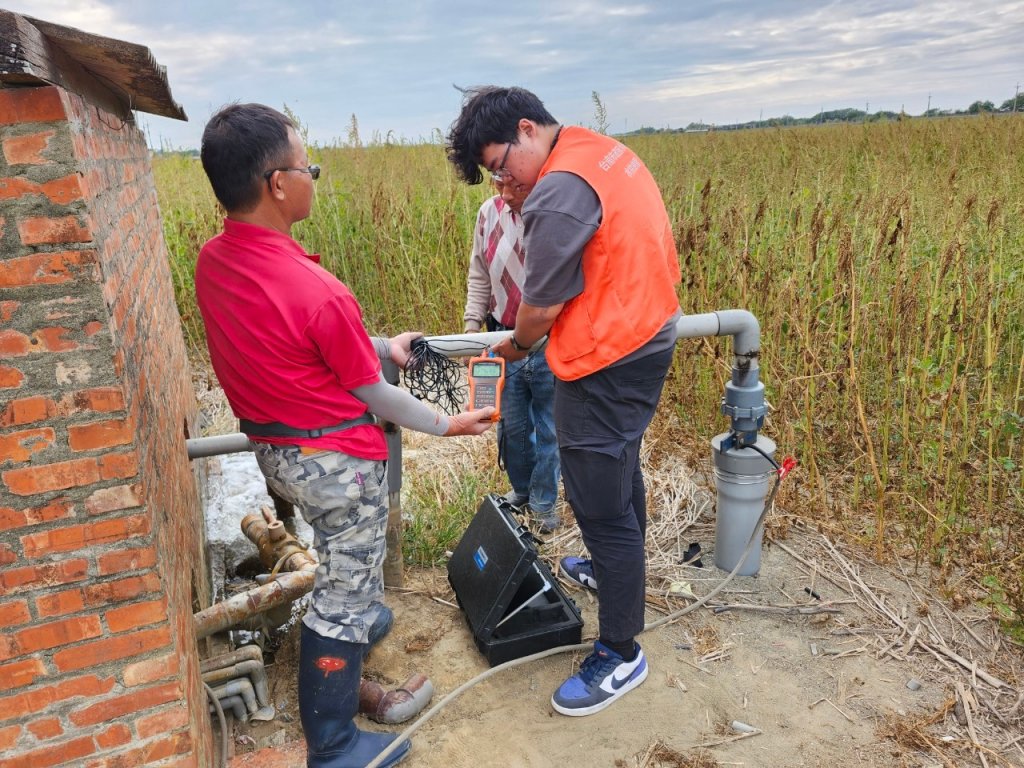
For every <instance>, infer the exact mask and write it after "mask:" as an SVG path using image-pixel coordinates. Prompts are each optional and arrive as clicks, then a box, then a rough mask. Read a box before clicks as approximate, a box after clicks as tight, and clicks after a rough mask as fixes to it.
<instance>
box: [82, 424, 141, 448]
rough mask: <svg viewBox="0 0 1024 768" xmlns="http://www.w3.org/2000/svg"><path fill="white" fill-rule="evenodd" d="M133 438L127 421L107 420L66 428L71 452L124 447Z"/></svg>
mask: <svg viewBox="0 0 1024 768" xmlns="http://www.w3.org/2000/svg"><path fill="white" fill-rule="evenodd" d="M134 437H135V435H134V434H133V431H132V428H131V425H130V424H129V423H128V419H109V420H108V421H95V422H93V423H91V424H74V425H71V426H69V427H68V442H69V444H70V445H71V450H73V451H94V450H96V449H98V448H111V447H113V446H115V445H125V444H126V443H130V442H132V440H133V439H134Z"/></svg>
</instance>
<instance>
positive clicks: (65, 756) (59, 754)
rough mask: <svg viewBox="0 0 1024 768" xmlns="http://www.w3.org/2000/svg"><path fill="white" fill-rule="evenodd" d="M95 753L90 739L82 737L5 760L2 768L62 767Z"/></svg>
mask: <svg viewBox="0 0 1024 768" xmlns="http://www.w3.org/2000/svg"><path fill="white" fill-rule="evenodd" d="M95 752H96V746H95V745H94V744H93V741H92V739H91V738H89V737H87V736H83V737H80V738H77V739H71V741H65V742H62V743H60V744H54V745H53V746H50V747H44V748H43V749H36V750H33V751H32V752H23V753H22V754H20V755H17V756H15V757H10V758H7V760H6V761H5V762H4V768H47V767H48V766H52V765H62V764H64V763H70V762H71V761H73V760H80V759H81V758H83V757H85V756H86V755H91V754H93V753H95Z"/></svg>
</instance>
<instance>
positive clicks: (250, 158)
mask: <svg viewBox="0 0 1024 768" xmlns="http://www.w3.org/2000/svg"><path fill="white" fill-rule="evenodd" d="M289 128H291V129H293V130H294V129H295V124H294V123H293V122H292V121H291V119H290V118H289V117H288V116H287V115H283V114H281V113H280V112H278V111H277V110H276V109H272V108H271V107H268V106H266V105H264V104H237V103H236V104H229V105H227V106H226V107H221V109H220V110H219V111H218V112H217V113H216V114H215V115H214V116H213V117H211V118H210V120H209V122H208V123H207V124H206V128H205V129H203V143H202V147H201V149H200V150H199V156H200V158H201V159H202V161H203V170H204V171H206V176H207V178H209V180H210V185H211V186H212V187H213V194H215V195H216V196H217V199H218V200H219V201H220V204H221V205H223V206H224V209H225V210H227V211H242V212H245V211H251V210H252V209H253V208H255V207H256V204H257V203H258V202H259V199H260V186H261V185H262V184H264V183H265V182H264V179H263V173H264V172H265V171H266V170H268V169H270V168H273V167H275V166H278V165H280V164H281V163H282V162H284V161H285V160H286V159H287V156H288V150H289V149H290V145H289V143H288V129H289Z"/></svg>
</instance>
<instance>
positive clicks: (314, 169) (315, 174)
mask: <svg viewBox="0 0 1024 768" xmlns="http://www.w3.org/2000/svg"><path fill="white" fill-rule="evenodd" d="M278 171H281V172H282V173H284V172H286V171H297V172H298V173H308V174H309V175H310V176H311V177H312V179H313V181H316V180H317V179H319V178H320V166H319V165H307V166H306V167H305V168H271V169H270V170H269V171H264V172H263V178H264V179H266V180H267V181H270V177H271V176H273V175H274V174H275V173H277V172H278Z"/></svg>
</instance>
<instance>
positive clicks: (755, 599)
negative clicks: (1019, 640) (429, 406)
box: [220, 429, 1024, 768]
mask: <svg viewBox="0 0 1024 768" xmlns="http://www.w3.org/2000/svg"><path fill="white" fill-rule="evenodd" d="M220 431H224V430H220ZM227 431H230V429H229V430H227ZM649 442H650V443H651V444H653V445H654V446H655V449H654V451H652V453H657V452H658V451H657V447H656V446H657V442H658V440H657V439H653V440H651V441H649ZM674 447H675V446H674V443H673V450H674ZM403 450H404V452H405V460H404V464H403V466H404V467H405V468H406V474H405V477H406V483H407V484H411V483H415V482H416V476H417V473H418V472H438V471H440V472H444V473H449V474H451V475H457V474H458V473H460V472H464V471H468V470H467V467H469V466H470V465H475V466H480V462H483V461H493V460H494V456H493V450H494V449H493V441H487V440H480V439H475V440H474V439H472V438H457V439H455V440H439V439H431V438H423V437H422V436H415V435H413V436H408V437H407V438H406V439H405V442H404V448H403ZM662 454H663V455H664V452H663V451H662ZM686 463H687V462H686V461H683V460H680V459H678V458H676V457H675V456H672V457H671V458H670V459H669V460H668V461H664V460H663V461H662V465H661V466H656V465H657V464H658V461H657V459H654V458H652V457H651V455H648V456H647V457H646V458H645V465H646V472H647V477H648V498H649V514H650V524H649V529H648V612H647V621H648V623H653V622H655V621H657V620H659V619H661V618H662V617H664V616H666V615H667V614H672V613H676V612H678V611H680V610H681V609H684V608H686V607H687V606H689V605H691V604H692V603H693V602H694V601H695V600H696V599H698V598H700V597H701V596H703V595H707V594H709V593H710V592H711V591H712V589H714V588H715V587H716V586H717V585H718V584H719V583H720V582H721V581H722V580H723V579H724V578H725V577H726V576H727V574H726V573H725V572H724V571H721V570H719V569H717V568H715V567H714V565H713V548H714V507H713V504H712V503H711V497H710V495H709V492H708V488H707V485H708V484H707V482H706V480H705V479H703V478H702V476H701V475H700V473H699V472H696V473H695V472H693V471H691V469H689V468H688V467H687V466H686ZM689 463H690V464H696V463H697V461H696V460H692V461H690V462H689ZM439 467H440V468H441V469H439ZM794 474H796V473H794ZM257 475H258V471H257ZM494 490H495V491H497V492H501V491H504V490H506V489H504V488H499V489H494ZM233 493H234V494H235V495H236V496H237V497H238V498H242V497H243V496H245V492H244V491H238V490H236V491H233ZM780 498H782V496H781V495H780ZM785 498H786V508H783V507H782V505H780V504H779V503H778V502H777V504H776V509H775V510H774V512H773V513H772V516H771V518H770V525H769V526H768V530H769V535H768V536H766V539H765V542H764V547H763V550H762V560H761V569H760V572H759V574H758V575H757V576H756V577H736V578H734V579H733V580H732V581H730V582H729V584H727V585H726V587H725V588H724V590H723V591H722V592H720V593H719V594H717V596H716V597H715V598H714V600H713V605H712V604H708V605H704V606H702V607H699V608H697V609H696V610H692V611H691V612H689V613H687V614H686V615H684V616H681V617H680V618H678V619H677V620H675V621H673V622H670V623H668V624H665V625H663V626H660V627H658V628H655V629H652V630H650V631H647V632H645V633H644V634H642V635H641V636H640V637H639V638H638V640H639V641H640V643H641V644H642V646H643V648H644V652H645V653H646V654H647V658H648V664H649V667H650V675H649V677H648V679H647V680H646V682H645V683H644V684H643V685H642V686H640V687H639V688H637V689H636V690H635V691H633V692H631V693H629V694H627V695H626V696H625V697H623V699H621V700H620V701H618V702H616V703H615V704H614V705H612V706H611V707H609V708H608V709H606V710H605V711H603V712H600V713H598V714H596V715H592V716H590V717H583V718H568V717H564V716H562V715H559V714H557V713H556V712H554V710H553V709H552V707H551V705H550V698H551V694H552V692H553V691H554V689H555V688H556V687H557V686H558V685H559V684H560V683H561V682H562V680H564V679H565V678H566V677H567V676H568V675H570V674H572V673H573V672H574V671H575V669H576V667H577V665H578V663H579V661H580V660H581V657H582V654H579V653H562V654H558V655H554V656H549V657H547V658H543V659H540V660H538V661H533V662H530V663H527V664H524V665H521V666H516V667H513V668H510V669H505V670H503V671H501V672H498V673H497V674H494V675H491V676H490V677H488V678H487V679H485V680H483V681H482V682H479V683H477V684H475V685H472V686H471V687H469V688H468V689H467V690H465V691H464V692H463V693H462V694H461V695H460V696H458V697H457V698H455V699H453V700H451V701H450V702H449V703H447V705H445V706H444V707H443V708H441V709H440V710H438V711H436V712H435V713H434V714H433V716H432V717H430V718H429V719H427V720H424V719H421V720H418V721H417V720H414V721H412V722H410V723H407V724H405V726H394V727H391V728H390V729H389V730H392V731H396V732H397V731H400V730H401V729H402V728H406V727H407V726H410V727H411V728H412V729H414V732H413V733H412V735H411V738H412V742H413V746H412V751H411V753H410V755H409V757H408V758H407V759H406V761H405V762H404V763H403V765H407V766H409V768H481V767H483V768H491V767H492V766H494V767H504V766H513V767H516V766H541V767H543V766H578V765H588V766H614V767H615V768H657V767H672V768H677V767H684V768H710V767H711V766H779V767H781V768H788V767H790V766H792V767H794V768H795V767H796V766H808V767H810V766H828V767H829V768H831V767H832V766H835V765H843V766H901V767H904V766H905V767H908V768H909V767H914V768H931V767H932V766H942V767H943V768H953V767H959V766H974V765H977V766H982V768H987V767H991V768H994V767H995V766H1020V767H1022V768H1024V693H1022V691H1024V649H1022V648H1021V647H1020V646H1019V645H1016V644H1014V643H1013V642H1012V641H1010V640H1009V639H1008V638H1006V637H1005V636H1004V635H1002V634H1001V633H1000V632H999V629H998V625H997V624H996V623H995V622H994V621H992V620H991V618H990V617H989V616H988V615H986V614H985V612H984V610H983V609H981V608H977V607H975V608H971V607H970V605H971V601H972V600H974V601H977V600H978V599H980V597H981V596H982V595H981V594H980V593H977V594H973V593H972V594H969V595H968V599H967V600H964V601H961V602H963V603H967V607H959V608H958V609H956V610H954V609H953V608H952V607H950V605H949V604H948V603H947V602H944V601H943V600H942V599H941V598H940V597H939V596H938V595H936V594H935V593H934V592H933V591H932V590H931V589H929V587H928V585H927V584H926V583H924V582H923V579H917V578H914V577H911V576H909V575H908V574H907V573H905V572H904V569H903V567H902V566H901V565H900V564H898V563H897V564H891V565H889V566H886V567H884V568H883V567H880V566H878V565H876V564H875V563H873V562H871V561H869V560H868V559H866V558H864V557H861V556H860V555H858V553H855V552H851V551H850V550H849V548H847V547H842V546H840V545H838V544H836V543H834V542H833V541H830V540H829V539H827V538H826V537H825V536H824V535H822V534H821V533H820V532H818V531H816V530H815V529H813V528H812V527H811V526H809V525H807V524H805V523H804V522H802V521H801V517H800V510H799V501H798V500H795V499H798V495H795V494H788V495H786V497H785ZM245 501H246V503H247V504H250V503H253V502H251V501H249V500H248V498H246V499H245ZM223 503H225V504H226V503H227V502H223ZM251 511H255V510H251ZM562 515H563V519H564V520H565V521H566V522H567V523H568V525H567V526H566V527H565V528H564V529H563V531H562V532H560V533H559V534H558V535H556V536H553V537H548V539H547V541H546V542H545V543H543V544H542V545H541V546H540V547H539V554H540V557H541V558H542V559H544V560H545V561H546V562H548V563H549V565H550V566H551V568H552V571H553V572H555V571H556V568H555V567H554V566H555V564H556V563H557V561H558V558H560V557H561V556H564V555H572V554H581V553H582V551H583V550H582V545H581V543H580V539H579V534H578V531H577V529H576V528H575V525H573V524H571V514H570V512H569V511H568V510H567V509H566V508H565V507H564V505H563V506H562ZM691 542H697V543H699V544H700V546H701V548H702V550H703V557H702V561H703V566H704V567H702V568H696V567H693V566H687V565H680V561H681V559H682V556H683V553H684V552H685V551H686V549H687V547H688V546H689V544H690V543H691ZM563 586H564V588H565V590H566V592H567V593H568V594H569V595H570V596H571V597H572V598H573V599H574V601H575V602H576V604H577V606H578V607H579V609H580V611H581V613H582V615H583V618H584V622H585V623H584V627H583V639H584V640H585V641H588V640H592V639H593V638H594V637H595V636H596V632H597V611H596V599H595V596H594V594H593V593H591V592H588V591H585V590H580V589H575V588H573V587H571V586H569V585H568V584H565V583H564V582H563ZM965 591H966V590H965ZM810 593H814V595H817V598H815V597H814V596H812V595H811V594H810ZM386 599H387V601H388V603H389V605H390V606H391V607H392V609H393V610H394V613H395V618H396V621H395V625H394V628H393V630H392V632H391V633H390V634H389V635H388V636H387V637H386V638H385V639H384V640H383V641H382V642H381V644H380V645H379V646H378V647H377V648H375V649H374V651H373V653H372V654H371V656H370V658H369V660H368V662H367V664H366V667H365V669H364V674H365V675H366V676H369V677H373V678H375V679H377V680H379V681H381V682H382V683H384V684H385V685H387V686H388V687H393V686H397V685H398V684H400V683H401V682H402V681H404V680H405V679H406V678H407V677H408V676H409V675H410V674H411V673H413V672H415V671H419V672H424V673H426V674H428V675H429V676H430V678H431V680H432V681H433V684H434V687H435V695H434V699H433V702H432V706H433V705H436V704H438V702H441V701H442V699H444V697H446V696H448V695H449V694H451V693H452V692H453V691H455V690H456V689H457V688H459V687H460V686H463V685H464V684H466V683H468V682H470V681H472V680H474V679H475V678H477V677H478V676H480V675H483V674H484V673H487V672H488V670H489V669H490V667H489V666H488V664H487V662H486V660H485V659H484V657H483V655H482V654H481V653H480V652H479V651H478V650H477V648H476V646H475V644H474V641H473V637H472V635H471V633H470V630H469V628H468V625H467V622H466V620H465V617H464V615H463V613H462V612H461V610H460V609H459V608H458V606H457V604H456V597H455V595H454V593H453V591H452V589H451V587H450V586H449V584H448V581H447V574H446V571H445V569H444V568H443V567H442V568H435V569H407V570H406V572H405V583H404V586H403V587H402V588H388V590H387V594H386ZM723 606H731V607H729V608H727V609H726V608H723ZM301 610H302V606H301V605H297V606H296V613H298V612H300V611H301ZM297 639H298V629H297V625H295V624H293V625H292V629H291V630H290V631H281V632H279V633H278V636H277V637H276V638H272V642H271V644H270V646H268V653H267V662H268V676H269V679H270V685H271V702H272V703H273V704H274V706H275V708H276V710H277V715H276V717H275V718H274V720H272V721H270V722H265V723H250V724H248V725H244V724H243V725H236V727H235V728H234V738H233V740H232V742H233V743H232V745H231V747H232V749H231V751H232V752H233V753H234V754H235V756H236V757H235V759H234V760H232V761H231V765H232V768H234V766H246V768H256V767H257V766H263V765H274V766H292V765H295V766H301V765H304V764H305V761H304V759H303V754H304V752H303V750H302V749H301V746H300V745H301V739H302V733H301V728H300V725H299V718H298V709H297V701H296V696H295V679H296V660H297ZM359 721H360V723H359V724H360V727H362V728H364V729H368V730H385V729H388V728H386V727H385V726H381V725H377V724H375V723H372V722H370V721H368V720H365V719H364V718H362V717H360V718H359ZM737 723H738V724H739V725H740V728H741V730H737V729H736V728H735V727H734V724H737ZM407 731H408V728H407ZM747 731H750V732H747ZM271 748H277V749H276V754H277V755H278V758H277V759H276V762H275V761H263V760H261V758H260V755H263V754H267V753H268V752H270V751H271ZM253 753H256V754H253ZM281 755H284V757H283V758H282V757H281Z"/></svg>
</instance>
